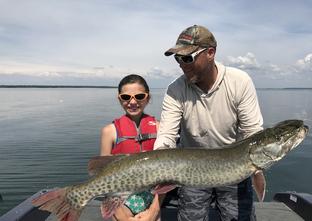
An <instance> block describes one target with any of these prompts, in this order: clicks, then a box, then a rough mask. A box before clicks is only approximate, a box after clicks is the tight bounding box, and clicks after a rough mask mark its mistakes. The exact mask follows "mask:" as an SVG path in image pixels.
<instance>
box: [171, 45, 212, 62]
mask: <svg viewBox="0 0 312 221" xmlns="http://www.w3.org/2000/svg"><path fill="white" fill-rule="evenodd" d="M206 49H207V48H203V49H200V50H198V51H195V52H193V53H192V54H189V55H178V54H175V55H174V58H175V59H176V61H177V62H178V63H185V64H191V63H193V62H194V61H195V57H196V56H197V55H199V54H200V53H201V52H203V51H205V50H206Z"/></svg>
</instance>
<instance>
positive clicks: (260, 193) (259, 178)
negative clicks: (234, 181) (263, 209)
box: [252, 170, 266, 202]
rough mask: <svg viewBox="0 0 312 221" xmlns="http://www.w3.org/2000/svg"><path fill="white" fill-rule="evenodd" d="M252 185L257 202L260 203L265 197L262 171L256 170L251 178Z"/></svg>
mask: <svg viewBox="0 0 312 221" xmlns="http://www.w3.org/2000/svg"><path fill="white" fill-rule="evenodd" d="M252 185H253V188H254V190H255V192H256V194H257V197H258V200H259V202H262V201H263V200H264V197H265V187H266V182H265V177H264V175H263V171H262V170H257V171H256V172H255V173H254V174H253V176H252Z"/></svg>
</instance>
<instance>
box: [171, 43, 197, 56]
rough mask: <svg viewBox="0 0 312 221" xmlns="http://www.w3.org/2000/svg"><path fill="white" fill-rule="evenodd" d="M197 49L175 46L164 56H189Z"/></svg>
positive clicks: (188, 46)
mask: <svg viewBox="0 0 312 221" xmlns="http://www.w3.org/2000/svg"><path fill="white" fill-rule="evenodd" d="M198 48H199V46H198V45H176V46H174V47H173V48H170V49H169V50H167V51H166V52H165V55H166V56H170V55H173V54H179V55H189V54H191V53H193V52H194V51H196V50H197V49H198Z"/></svg>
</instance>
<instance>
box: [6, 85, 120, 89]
mask: <svg viewBox="0 0 312 221" xmlns="http://www.w3.org/2000/svg"><path fill="white" fill-rule="evenodd" d="M0 88H117V87H116V86H88V85H0Z"/></svg>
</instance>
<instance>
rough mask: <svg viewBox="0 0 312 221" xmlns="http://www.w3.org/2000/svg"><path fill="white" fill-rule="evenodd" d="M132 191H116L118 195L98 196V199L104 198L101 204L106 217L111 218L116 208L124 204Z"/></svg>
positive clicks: (103, 215) (103, 214)
mask: <svg viewBox="0 0 312 221" xmlns="http://www.w3.org/2000/svg"><path fill="white" fill-rule="evenodd" d="M130 194H131V193H129V192H125V193H116V195H112V196H109V197H103V198H102V197H100V198H96V199H97V200H102V204H101V214H102V217H103V218H104V219H108V218H110V217H111V216H112V215H114V213H115V211H116V209H117V208H118V207H120V206H121V205H123V204H124V203H125V201H126V199H127V198H128V196H129V195H130Z"/></svg>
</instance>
